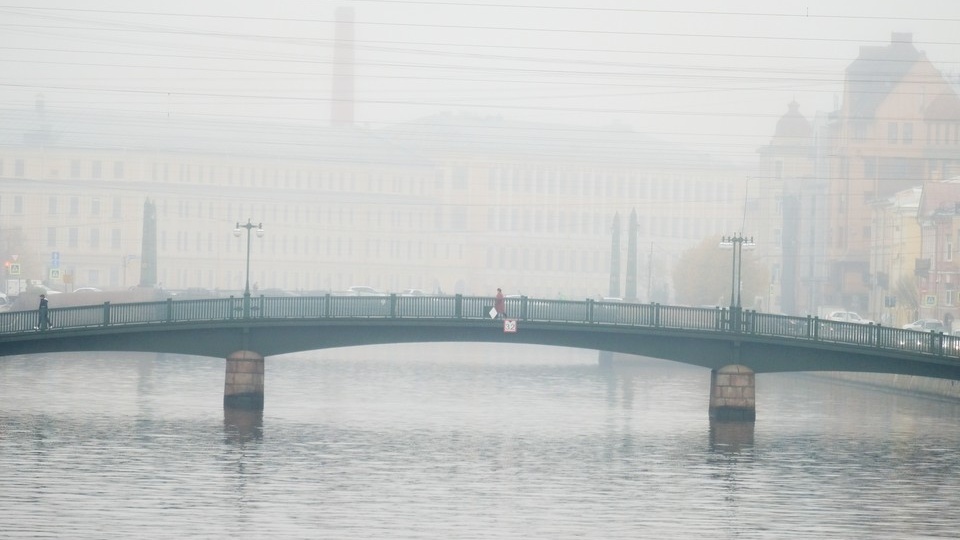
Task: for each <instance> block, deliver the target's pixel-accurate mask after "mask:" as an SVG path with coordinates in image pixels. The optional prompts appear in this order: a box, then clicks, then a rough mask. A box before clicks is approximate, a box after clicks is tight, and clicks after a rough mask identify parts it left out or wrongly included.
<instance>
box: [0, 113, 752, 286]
mask: <svg viewBox="0 0 960 540" xmlns="http://www.w3.org/2000/svg"><path fill="white" fill-rule="evenodd" d="M4 120H5V122H6V123H7V125H20V126H24V129H23V130H22V132H20V133H19V135H20V137H19V138H17V139H9V140H7V141H5V144H4V145H3V146H0V185H2V186H3V189H2V192H0V231H2V236H0V239H2V242H3V243H2V245H0V250H2V251H3V253H2V255H3V257H4V258H5V260H7V261H9V260H11V259H13V258H16V259H17V264H18V269H19V270H20V271H21V274H19V276H17V279H24V280H34V281H42V282H44V283H46V284H47V285H49V286H51V287H53V288H55V289H59V290H66V291H69V290H72V289H73V288H76V287H81V286H93V287H99V288H127V287H131V286H135V285H138V284H140V269H141V265H142V262H143V259H142V258H141V246H142V242H143V235H142V226H143V225H142V219H143V208H144V202H145V201H146V200H150V201H152V202H153V203H154V204H155V205H156V209H157V238H156V246H157V269H156V270H157V273H156V275H157V281H158V283H157V284H150V285H159V286H162V287H163V288H166V289H171V290H181V289H187V288H193V287H202V288H208V289H212V290H219V291H222V292H224V293H227V292H235V291H238V290H241V289H242V288H243V285H244V282H245V278H246V276H245V275H244V274H245V265H244V258H245V256H246V238H245V237H244V236H243V235H241V237H240V238H237V237H234V235H233V234H232V233H233V229H234V226H235V224H236V223H237V222H241V223H245V222H246V220H247V219H250V220H252V221H253V222H254V223H262V224H263V228H264V230H265V235H264V236H263V237H262V238H257V237H254V238H253V239H252V240H251V252H250V258H251V266H250V268H251V270H250V272H251V275H250V282H251V283H252V284H254V285H255V286H256V287H257V288H258V289H267V288H281V289H286V290H291V291H301V292H306V291H313V292H323V291H340V290H344V289H346V288H347V287H349V286H351V285H360V284H362V285H370V286H373V287H375V288H378V289H382V290H384V291H400V290H403V289H406V288H419V289H423V290H425V291H428V292H438V293H464V294H477V295H483V294H489V293H490V291H494V290H496V288H497V287H502V288H503V289H504V290H505V291H509V292H513V293H517V294H529V295H538V296H548V297H558V296H563V297H569V298H584V297H595V296H599V295H604V294H606V293H607V286H608V283H609V270H610V259H611V247H610V241H609V239H610V237H611V234H612V231H611V224H612V223H613V217H614V216H615V215H616V214H617V213H619V214H620V215H623V216H625V215H627V214H629V213H630V212H631V211H632V210H636V211H637V213H638V215H639V219H638V223H637V229H638V231H637V238H638V242H639V243H640V245H642V246H643V247H644V248H649V259H648V260H647V261H645V262H646V263H647V264H645V265H643V269H644V271H643V273H642V275H641V276H638V279H639V280H641V281H642V283H643V284H644V286H641V287H639V289H638V291H639V293H638V297H639V298H638V299H639V300H647V299H648V298H647V296H648V294H647V293H648V292H649V290H650V288H649V287H648V286H646V285H647V284H649V283H653V284H654V285H655V286H656V287H657V288H658V290H669V286H670V271H671V265H672V261H673V260H674V259H675V258H677V257H678V256H679V255H680V253H682V252H683V250H684V249H687V248H689V247H692V246H693V245H695V244H696V243H697V242H699V241H700V240H701V239H702V238H704V237H706V236H711V235H717V234H721V233H723V232H724V231H728V230H730V229H731V225H732V223H733V222H734V219H735V217H736V215H737V214H738V212H736V211H731V208H732V207H734V206H735V205H734V204H733V203H734V202H735V201H736V199H738V198H739V196H740V194H741V193H742V182H743V178H744V174H743V172H742V170H740V169H737V168H735V167H724V166H721V165H717V164H710V163H704V162H703V161H702V159H700V160H699V161H698V160H691V161H689V162H686V161H685V162H684V163H689V165H684V166H683V167H678V166H677V161H672V162H668V163H663V162H661V161H657V160H654V159H648V158H647V157H648V156H650V155H653V154H657V153H659V151H658V150H651V149H646V150H645V149H644V147H643V144H649V143H648V142H646V141H644V142H638V141H637V140H636V138H635V137H634V136H633V135H632V134H630V133H629V132H606V131H598V132H596V133H593V134H592V135H591V137H592V140H590V141H570V140H564V141H563V142H562V143H560V144H561V147H557V146H554V147H550V148H547V147H545V145H551V144H556V143H550V142H549V141H546V142H545V141H544V140H543V139H542V138H538V137H524V136H523V135H522V134H523V133H524V130H523V129H522V128H523V126H512V125H506V124H505V123H502V121H497V122H498V125H496V126H490V125H484V126H482V127H483V128H484V129H490V128H492V127H495V128H496V129H497V132H498V133H499V134H500V135H501V136H502V135H504V134H514V135H512V136H511V137H510V141H509V143H508V144H505V143H502V142H497V141H499V140H500V137H498V138H497V141H493V142H491V139H490V138H489V137H484V136H482V135H481V134H478V133H476V132H471V130H470V129H465V128H464V127H463V126H465V125H467V126H470V125H472V126H474V128H475V127H476V126H477V125H478V124H477V122H479V120H476V119H469V118H467V119H464V118H448V120H449V121H446V122H445V121H444V118H443V117H438V118H433V119H430V121H429V122H421V123H419V124H420V125H428V126H430V127H429V129H428V131H427V132H423V131H421V132H419V133H417V134H416V136H411V134H410V133H409V132H404V130H398V131H393V132H370V131H365V130H362V129H359V128H355V127H350V126H342V127H325V128H302V127H300V128H297V129H293V128H289V127H285V126H247V127H243V128H242V129H240V128H238V127H237V126H230V127H233V131H232V132H230V135H225V136H224V137H219V138H214V137H210V138H204V137H194V138H191V136H190V134H193V133H196V131H197V126H180V127H178V126H165V129H166V130H167V131H163V130H158V131H155V132H150V133H146V132H139V133H136V134H133V133H127V134H125V135H124V136H119V135H117V134H114V133H112V132H111V131H110V130H111V129H116V127H115V125H114V124H110V123H109V122H107V123H104V124H99V125H87V124H84V123H83V122H82V121H80V120H77V119H75V118H71V117H69V116H63V117H57V116H55V115H53V114H49V113H48V112H47V110H46V107H45V106H43V104H42V103H38V107H37V109H36V110H34V111H16V112H6V113H5V117H4ZM488 121H489V120H487V122H488ZM171 127H172V128H174V129H170V128H171ZM204 127H205V129H209V130H214V129H215V128H216V127H217V126H209V125H208V126H204ZM540 127H541V128H542V126H540ZM245 130H246V131H249V132H250V133H256V134H257V136H256V137H253V138H249V139H247V138H244V137H243V135H242V133H243V132H244V131H245ZM474 131H475V129H474ZM217 132H218V133H225V132H222V131H217ZM265 132H266V133H269V134H270V135H269V136H268V137H266V138H265V137H264V136H263V133H265ZM78 133H83V134H89V133H97V134H98V135H97V136H84V137H82V140H81V137H78V136H77V134H78ZM517 134H520V135H517ZM598 139H600V140H598ZM265 140H269V142H270V144H264V143H263V141H265ZM437 141H444V144H439V143H438V142H437ZM624 156H628V157H624ZM736 206H739V205H736ZM644 251H646V249H645V250H644ZM7 278H8V281H7V283H8V284H9V283H10V281H11V279H13V278H14V276H10V275H8V276H7ZM8 290H9V288H8ZM661 300H663V301H667V300H669V298H662V299H661Z"/></svg>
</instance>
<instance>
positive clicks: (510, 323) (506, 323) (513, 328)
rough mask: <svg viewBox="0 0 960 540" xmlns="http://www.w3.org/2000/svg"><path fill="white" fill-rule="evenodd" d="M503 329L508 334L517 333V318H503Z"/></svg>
mask: <svg viewBox="0 0 960 540" xmlns="http://www.w3.org/2000/svg"><path fill="white" fill-rule="evenodd" d="M503 331H504V333H506V334H516V333H517V320H516V319H504V320H503Z"/></svg>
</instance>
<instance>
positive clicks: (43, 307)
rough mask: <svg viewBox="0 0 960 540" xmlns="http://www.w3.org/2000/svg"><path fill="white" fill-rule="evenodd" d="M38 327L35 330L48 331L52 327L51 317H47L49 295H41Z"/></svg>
mask: <svg viewBox="0 0 960 540" xmlns="http://www.w3.org/2000/svg"><path fill="white" fill-rule="evenodd" d="M38 319H39V320H37V326H36V327H34V329H35V330H46V329H47V328H49V327H50V326H53V325H51V324H50V317H49V316H48V315H47V295H45V294H41V295H40V311H39V313H38Z"/></svg>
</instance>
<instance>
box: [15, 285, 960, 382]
mask: <svg viewBox="0 0 960 540" xmlns="http://www.w3.org/2000/svg"><path fill="white" fill-rule="evenodd" d="M491 307H492V300H491V299H490V298H484V297H468V296H461V295H457V296H410V297H407V296H398V295H389V296H335V295H326V296H315V297H307V296H303V297H262V296H261V297H256V298H249V299H246V298H243V297H230V298H217V299H208V300H172V299H168V300H166V301H160V302H139V303H115V304H112V303H109V302H108V303H104V304H98V305H91V306H77V307H63V308H52V309H50V310H49V314H48V318H49V321H50V323H51V324H52V327H51V328H49V329H46V330H44V329H43V328H38V327H39V326H40V325H39V324H38V322H39V321H38V315H39V312H38V311H20V312H8V313H0V356H5V355H19V354H35V353H46V352H67V351H143V352H168V353H180V354H190V355H202V356H214V357H220V358H227V359H228V361H229V360H230V359H231V358H237V357H236V356H235V355H236V354H238V353H240V352H244V354H243V355H241V356H242V357H243V358H244V359H249V358H251V357H253V358H259V361H260V362H261V368H260V369H261V373H262V361H263V358H264V357H266V356H271V355H277V354H284V353H291V352H297V351H305V350H316V349H325V348H333V347H346V346H354V345H369V344H384V343H409V342H502V343H524V344H542V345H552V346H564V347H576V348H587V349H596V350H600V351H611V352H620V353H629V354H636V355H642V356H650V357H656V358H663V359H668V360H674V361H677V362H683V363H688V364H693V365H698V366H703V367H707V368H710V369H712V370H714V371H715V372H716V371H717V370H722V369H723V368H725V367H727V366H741V367H744V368H746V371H747V372H750V376H751V377H752V374H753V373H770V372H790V371H851V372H873V373H894V374H904V375H919V376H925V377H936V378H944V379H953V380H960V338H954V337H952V336H947V335H943V334H940V333H923V332H917V331H912V330H901V329H898V328H889V327H884V326H880V325H872V324H871V325H862V324H855V323H846V322H834V321H826V320H820V319H818V318H815V317H788V316H782V315H771V314H763V313H756V312H752V311H739V310H737V309H732V310H731V309H716V308H695V307H683V306H668V305H660V304H635V303H627V302H597V301H592V300H586V301H567V300H545V299H536V298H526V297H520V298H509V299H507V315H508V317H510V320H511V321H515V323H516V324H515V327H513V326H512V325H511V324H505V323H504V321H501V320H493V319H491V317H490V314H489V311H490V309H491ZM35 328H37V329H35ZM514 328H515V331H510V330H513V329H514ZM232 355H234V356H232ZM244 355H246V356H244ZM229 378H230V366H229V365H228V379H229ZM228 384H229V381H228ZM750 391H751V392H752V379H751V381H750Z"/></svg>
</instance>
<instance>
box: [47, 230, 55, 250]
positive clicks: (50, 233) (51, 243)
mask: <svg viewBox="0 0 960 540" xmlns="http://www.w3.org/2000/svg"><path fill="white" fill-rule="evenodd" d="M47 247H49V248H55V247H57V228H56V227H47Z"/></svg>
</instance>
